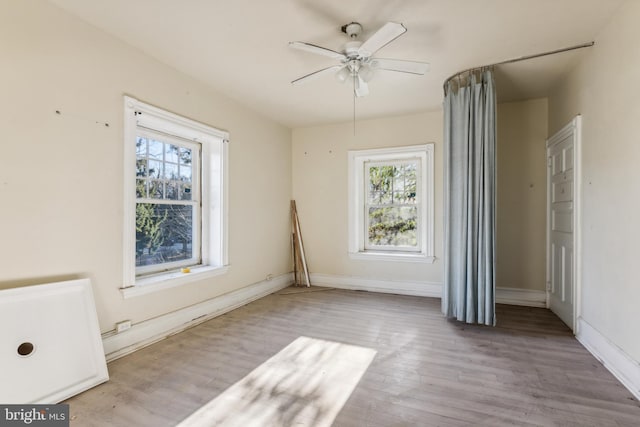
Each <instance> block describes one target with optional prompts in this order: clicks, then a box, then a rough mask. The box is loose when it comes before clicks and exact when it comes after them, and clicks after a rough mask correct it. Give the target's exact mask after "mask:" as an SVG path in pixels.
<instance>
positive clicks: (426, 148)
mask: <svg viewBox="0 0 640 427" xmlns="http://www.w3.org/2000/svg"><path fill="white" fill-rule="evenodd" d="M433 152H434V144H433V143H428V144H421V145H411V146H404V147H391V148H376V149H369V150H350V151H349V152H348V156H349V159H348V160H349V222H348V224H349V227H348V228H349V256H350V258H352V259H357V260H369V261H406V262H426V263H433V262H434V261H435V256H434V251H433V248H434V202H433V201H434V161H433ZM409 159H417V160H418V162H419V164H420V168H419V169H420V171H419V173H418V176H417V177H416V179H417V180H419V182H418V185H417V187H418V188H416V190H417V191H416V192H417V196H418V203H419V208H418V227H417V228H418V240H419V244H418V246H419V248H418V249H417V250H416V249H413V248H412V249H408V248H381V247H372V248H367V243H366V241H367V238H366V233H367V230H368V228H367V224H368V216H367V210H366V195H367V192H368V189H367V182H368V179H367V176H368V175H366V171H367V170H368V167H367V165H368V164H371V163H378V162H384V163H393V162H395V161H406V160H409Z"/></svg>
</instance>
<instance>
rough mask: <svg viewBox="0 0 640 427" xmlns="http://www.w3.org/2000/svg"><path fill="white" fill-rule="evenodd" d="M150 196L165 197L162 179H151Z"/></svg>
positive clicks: (155, 197) (152, 197)
mask: <svg viewBox="0 0 640 427" xmlns="http://www.w3.org/2000/svg"><path fill="white" fill-rule="evenodd" d="M149 198H151V199H164V186H163V182H162V181H156V180H150V181H149Z"/></svg>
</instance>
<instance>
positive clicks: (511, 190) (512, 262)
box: [496, 99, 547, 291]
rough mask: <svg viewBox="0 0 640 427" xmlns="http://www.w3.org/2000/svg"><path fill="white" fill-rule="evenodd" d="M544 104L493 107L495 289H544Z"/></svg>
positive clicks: (545, 109)
mask: <svg viewBox="0 0 640 427" xmlns="http://www.w3.org/2000/svg"><path fill="white" fill-rule="evenodd" d="M546 138H547V100H546V99H536V100H531V101H524V102H509V103H505V104H499V105H498V176H497V184H498V198H497V210H496V222H497V227H496V286H497V287H500V288H523V289H530V290H537V291H544V290H545V282H546V230H545V227H546V203H547V199H546V180H547V178H546V171H547V167H546V150H545V147H546Z"/></svg>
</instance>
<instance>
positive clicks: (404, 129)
mask: <svg viewBox="0 0 640 427" xmlns="http://www.w3.org/2000/svg"><path fill="white" fill-rule="evenodd" d="M427 142H435V159H434V160H435V162H434V163H435V237H436V240H435V256H436V257H437V258H438V259H437V260H436V262H435V263H434V264H413V263H406V262H381V261H375V262H371V261H360V260H351V259H350V258H349V255H348V242H347V201H348V195H347V187H348V178H347V151H348V150H352V149H366V148H380V147H392V146H404V145H415V144H424V143H427ZM292 151H293V158H292V161H293V197H294V198H295V199H296V203H297V206H298V212H299V214H300V222H301V226H302V235H303V238H304V245H305V251H306V255H307V260H308V264H309V269H310V270H311V272H313V273H321V274H332V275H340V276H354V277H360V278H370V279H379V280H397V281H419V282H433V283H441V282H442V260H441V257H442V113H441V112H431V113H422V114H415V115H407V116H400V117H388V118H382V119H375V120H358V121H357V122H356V135H355V136H354V134H353V123H341V124H335V125H327V126H317V127H308V128H299V129H294V130H293V149H292Z"/></svg>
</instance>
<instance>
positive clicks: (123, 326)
mask: <svg viewBox="0 0 640 427" xmlns="http://www.w3.org/2000/svg"><path fill="white" fill-rule="evenodd" d="M128 329H131V320H123V321H122V322H118V323H116V334H119V333H120V332H124V331H126V330H128Z"/></svg>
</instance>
